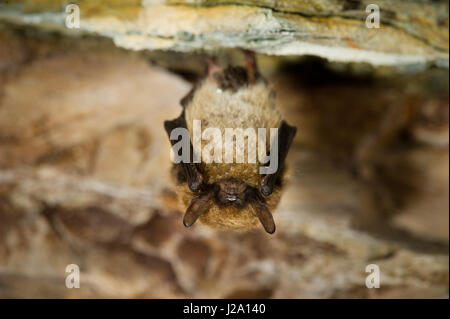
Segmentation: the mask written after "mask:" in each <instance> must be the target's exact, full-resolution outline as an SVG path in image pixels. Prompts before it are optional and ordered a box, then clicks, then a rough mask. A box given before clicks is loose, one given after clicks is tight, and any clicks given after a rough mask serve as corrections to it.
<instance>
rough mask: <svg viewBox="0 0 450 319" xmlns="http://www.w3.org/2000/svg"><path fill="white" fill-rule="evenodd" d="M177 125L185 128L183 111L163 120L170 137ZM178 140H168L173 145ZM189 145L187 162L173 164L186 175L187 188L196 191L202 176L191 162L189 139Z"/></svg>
mask: <svg viewBox="0 0 450 319" xmlns="http://www.w3.org/2000/svg"><path fill="white" fill-rule="evenodd" d="M178 127H183V128H186V129H187V127H186V120H185V117H184V111H183V112H182V113H181V115H180V116H179V117H178V118H176V119H174V120H172V121H165V122H164V128H165V129H166V132H167V135H168V136H169V139H170V133H171V132H172V130H174V129H176V128H178ZM177 142H178V141H177V140H170V143H171V144H172V146H173V145H175V144H176V143H177ZM189 144H190V145H189V147H190V154H191V157H190V159H189V163H184V162H181V163H179V164H175V165H180V168H181V171H182V173H183V174H184V176H185V177H186V180H187V183H188V186H189V188H190V189H191V191H193V192H197V191H199V190H200V187H201V186H202V183H203V176H202V174H201V173H200V171H199V170H198V167H197V165H196V164H195V163H193V160H192V159H193V154H194V150H193V147H192V144H191V143H190V141H189Z"/></svg>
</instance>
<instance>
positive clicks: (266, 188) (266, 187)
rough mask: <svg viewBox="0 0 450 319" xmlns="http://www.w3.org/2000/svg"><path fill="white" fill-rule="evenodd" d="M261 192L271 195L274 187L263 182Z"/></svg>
mask: <svg viewBox="0 0 450 319" xmlns="http://www.w3.org/2000/svg"><path fill="white" fill-rule="evenodd" d="M261 194H263V195H264V196H269V195H270V194H272V188H271V187H270V186H269V185H263V184H261Z"/></svg>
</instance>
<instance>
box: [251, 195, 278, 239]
mask: <svg viewBox="0 0 450 319" xmlns="http://www.w3.org/2000/svg"><path fill="white" fill-rule="evenodd" d="M252 208H253V211H254V212H255V215H256V217H258V219H259V221H260V222H261V224H262V225H263V227H264V230H265V231H266V232H268V233H269V234H273V233H274V232H275V229H276V227H275V221H274V220H273V216H272V213H271V212H270V210H269V207H267V204H266V203H257V202H253V203H252Z"/></svg>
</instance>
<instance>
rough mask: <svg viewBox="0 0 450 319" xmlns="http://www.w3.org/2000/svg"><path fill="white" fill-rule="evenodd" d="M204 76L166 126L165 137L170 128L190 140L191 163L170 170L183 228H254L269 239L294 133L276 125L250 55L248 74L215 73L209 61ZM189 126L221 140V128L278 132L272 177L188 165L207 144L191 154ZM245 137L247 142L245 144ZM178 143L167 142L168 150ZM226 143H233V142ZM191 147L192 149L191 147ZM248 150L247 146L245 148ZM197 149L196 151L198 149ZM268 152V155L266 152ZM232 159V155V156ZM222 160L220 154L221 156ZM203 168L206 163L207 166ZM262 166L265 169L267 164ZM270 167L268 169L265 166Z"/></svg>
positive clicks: (243, 166)
mask: <svg viewBox="0 0 450 319" xmlns="http://www.w3.org/2000/svg"><path fill="white" fill-rule="evenodd" d="M208 62H209V63H208V72H207V73H208V75H207V76H206V78H205V79H204V80H202V81H201V82H200V83H199V84H198V85H196V86H195V87H194V89H192V90H191V92H190V93H189V94H188V95H187V96H185V97H184V98H183V99H182V100H181V104H182V106H183V112H182V114H181V115H180V117H178V118H177V119H175V120H172V121H166V122H165V123H164V126H165V129H166V131H167V133H168V135H169V138H170V135H171V132H172V130H174V129H175V128H180V127H182V128H186V129H187V130H188V131H189V135H190V141H189V142H191V144H190V150H191V152H190V153H191V155H190V160H189V162H188V163H187V162H181V163H179V164H174V166H173V173H174V176H175V179H176V184H177V192H178V194H179V197H180V200H181V204H182V206H183V208H184V209H185V210H186V213H185V215H184V220H183V222H184V225H185V226H186V227H190V226H191V225H193V224H194V223H195V221H196V220H197V219H199V220H200V222H201V223H203V224H206V225H210V226H215V227H218V228H221V229H233V230H248V229H252V228H254V227H256V226H257V225H258V220H259V222H260V223H261V224H262V225H263V227H264V229H265V230H266V231H267V232H268V233H270V234H272V233H273V232H275V223H274V220H273V217H272V213H271V212H273V211H274V210H275V208H276V207H277V205H278V203H279V201H280V196H281V190H282V186H283V177H284V173H285V165H284V161H285V158H286V155H287V153H288V150H289V147H290V145H291V143H292V140H293V138H294V136H295V133H296V128H294V127H292V126H289V125H288V124H287V123H286V122H285V121H283V120H282V119H281V115H280V113H279V111H278V109H277V108H276V105H275V101H274V94H273V92H272V91H271V90H270V89H269V87H268V85H267V84H266V82H265V80H264V79H263V78H262V77H261V76H260V74H259V73H258V71H257V70H256V63H255V60H254V55H253V54H252V53H246V65H247V68H242V67H228V68H226V69H225V70H222V69H221V68H219V67H218V66H217V65H216V64H215V63H214V62H213V61H212V60H211V59H210V60H208ZM194 120H200V121H201V127H202V130H203V129H207V128H219V129H220V132H221V133H222V138H223V137H224V134H225V133H224V131H225V129H226V128H244V129H246V128H251V129H254V130H255V131H257V130H258V128H265V129H266V130H267V131H269V130H270V128H278V134H277V135H276V136H275V137H274V138H277V139H278V151H277V156H278V168H277V170H276V171H275V172H274V173H271V174H266V175H261V174H260V170H259V168H260V167H261V166H263V163H262V162H261V161H260V160H259V159H258V160H256V161H255V162H252V161H249V160H248V158H249V157H248V156H247V155H248V152H249V150H248V149H246V150H244V151H243V152H245V156H244V158H245V161H244V162H240V163H239V162H238V161H236V154H234V153H233V162H232V163H225V162H221V163H216V162H210V163H209V162H208V161H205V160H204V159H203V156H202V159H201V162H199V163H195V162H193V160H192V159H193V156H194V154H202V151H203V152H205V150H204V147H205V144H206V142H205V141H203V140H202V141H201V144H200V145H201V148H200V149H196V148H195V147H194V146H195V143H193V142H192V138H193V136H194V135H195V134H194V133H193V130H194V129H193V123H194ZM248 139H249V138H248V136H247V137H246V141H247V142H248ZM266 141H267V142H266V149H271V147H272V144H273V139H272V140H270V138H269V139H266ZM177 142H178V141H176V140H171V143H172V145H175V144H176V143H177ZM227 143H232V144H233V145H232V146H234V140H233V141H231V142H230V140H228V142H227V141H226V139H225V145H224V147H226V146H227V145H226V144H227ZM193 144H194V146H193ZM247 145H249V142H248V144H247ZM197 148H198V146H197ZM271 152H272V150H271ZM236 153H237V151H236ZM221 155H223V154H221ZM207 162H208V163H207ZM266 164H267V163H266ZM268 165H270V164H268Z"/></svg>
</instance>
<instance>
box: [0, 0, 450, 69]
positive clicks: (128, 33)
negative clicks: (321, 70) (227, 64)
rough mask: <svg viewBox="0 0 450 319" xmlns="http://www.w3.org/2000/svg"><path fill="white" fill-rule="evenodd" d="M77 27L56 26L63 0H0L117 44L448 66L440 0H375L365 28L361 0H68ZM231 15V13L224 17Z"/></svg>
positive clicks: (18, 15)
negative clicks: (373, 23) (376, 22)
mask: <svg viewBox="0 0 450 319" xmlns="http://www.w3.org/2000/svg"><path fill="white" fill-rule="evenodd" d="M75 3H77V4H78V5H79V7H80V11H81V24H80V27H81V28H80V30H76V31H74V29H71V30H69V29H67V28H65V26H64V21H65V13H64V5H65V4H66V2H65V1H62V0H54V1H43V2H41V1H40V2H36V1H31V0H21V1H16V2H14V3H9V4H3V5H2V6H1V7H0V10H1V11H0V20H4V21H10V22H14V23H21V24H23V23H24V24H28V25H38V26H39V27H41V28H47V29H52V30H59V31H62V32H65V33H69V34H79V33H94V34H100V35H102V36H106V37H110V38H112V39H113V40H114V43H115V44H116V45H118V46H120V47H124V48H128V49H133V50H143V49H151V50H156V49H162V50H175V51H183V52H188V51H197V50H218V49H224V48H246V49H251V50H254V51H257V52H260V53H266V54H274V55H316V56H320V57H324V58H327V59H329V60H331V61H345V62H367V63H371V64H373V65H397V66H398V65H404V66H408V67H413V68H417V67H424V66H425V65H427V64H437V65H439V66H444V67H447V68H448V48H449V47H448V39H449V37H448V25H449V22H448V21H449V19H448V2H446V1H423V2H414V3H411V2H410V1H406V0H401V1H398V0H396V1H393V0H382V1H377V4H378V5H379V7H380V10H381V11H380V12H381V16H380V21H381V27H380V28H379V29H373V28H372V29H369V28H367V27H366V24H365V20H366V17H367V15H368V13H366V7H367V6H368V5H369V4H371V3H372V2H371V1H369V0H362V1H337V0H314V1H312V2H311V1H266V0H255V1H253V0H235V1H231V2H230V1H221V0H219V1H209V0H196V1H190V0H189V1H187V0H186V1H185V0H167V1H160V0H157V1H154V0H148V1H134V0H132V1H121V2H118V1H115V0H108V1H75ZM230 17H232V19H230Z"/></svg>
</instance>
